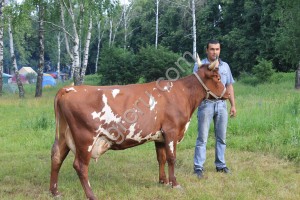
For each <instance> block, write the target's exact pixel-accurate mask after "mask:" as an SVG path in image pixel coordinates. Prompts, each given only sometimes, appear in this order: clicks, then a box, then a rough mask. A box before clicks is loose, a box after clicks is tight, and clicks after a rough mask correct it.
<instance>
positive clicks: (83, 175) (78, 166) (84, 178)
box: [73, 152, 97, 200]
mask: <svg viewBox="0 0 300 200" xmlns="http://www.w3.org/2000/svg"><path fill="white" fill-rule="evenodd" d="M90 158H91V155H90V154H88V153H83V152H80V153H79V152H76V156H75V160H74V163H73V167H74V169H75V170H76V172H77V174H78V176H79V179H80V182H81V185H82V187H83V189H84V192H85V195H86V197H87V199H90V200H95V199H97V198H96V197H95V195H94V193H93V191H92V188H91V185H90V182H89V178H88V166H89V162H90Z"/></svg>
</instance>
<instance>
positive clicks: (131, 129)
mask: <svg viewBox="0 0 300 200" xmlns="http://www.w3.org/2000/svg"><path fill="white" fill-rule="evenodd" d="M135 125H136V123H134V124H131V125H130V127H129V129H128V130H129V133H128V135H127V136H126V139H131V140H135V141H137V142H141V141H142V140H143V139H144V138H142V137H141V133H142V131H140V132H138V133H137V134H135V131H136V129H135Z"/></svg>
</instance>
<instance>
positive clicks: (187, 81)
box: [178, 74, 206, 112]
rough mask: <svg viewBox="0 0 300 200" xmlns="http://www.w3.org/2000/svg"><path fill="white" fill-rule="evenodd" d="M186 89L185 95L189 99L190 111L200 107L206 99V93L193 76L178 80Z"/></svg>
mask: <svg viewBox="0 0 300 200" xmlns="http://www.w3.org/2000/svg"><path fill="white" fill-rule="evenodd" d="M178 81H179V82H181V83H182V85H183V86H184V87H185V88H186V89H185V91H186V95H187V97H186V98H188V99H189V102H190V106H191V111H192V112H194V111H195V109H196V108H197V107H198V106H199V105H200V103H201V102H202V101H203V100H204V99H205V97H206V91H205V89H204V88H203V86H202V85H201V83H200V82H199V80H198V79H197V78H196V76H195V75H194V74H192V75H190V76H187V77H185V78H182V79H180V80H178Z"/></svg>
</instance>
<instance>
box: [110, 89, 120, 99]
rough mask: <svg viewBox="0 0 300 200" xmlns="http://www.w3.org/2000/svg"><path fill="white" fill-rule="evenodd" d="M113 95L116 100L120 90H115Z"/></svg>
mask: <svg viewBox="0 0 300 200" xmlns="http://www.w3.org/2000/svg"><path fill="white" fill-rule="evenodd" d="M111 93H112V95H113V97H114V98H116V96H117V94H119V93H120V90H119V89H114V90H113V91H112V92H111Z"/></svg>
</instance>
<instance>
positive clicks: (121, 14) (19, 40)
mask: <svg viewBox="0 0 300 200" xmlns="http://www.w3.org/2000/svg"><path fill="white" fill-rule="evenodd" d="M3 8H4V9H3V20H2V22H3V23H1V28H2V30H3V51H4V52H3V58H4V59H3V64H2V69H1V70H2V71H3V72H5V73H12V59H11V56H10V52H9V51H10V48H9V46H10V45H9V37H8V34H6V33H7V27H8V21H9V20H8V19H10V20H11V23H12V33H13V37H14V46H15V50H14V52H15V57H16V61H17V66H18V68H19V69H20V68H21V67H22V66H30V67H32V68H33V69H35V70H37V69H38V67H39V55H40V46H39V31H41V30H40V24H39V23H40V22H41V20H40V19H41V14H42V15H43V16H42V19H43V22H44V24H43V30H42V32H43V33H44V44H45V46H44V59H45V60H44V66H43V69H44V71H47V70H48V71H49V70H50V71H57V70H58V68H59V69H60V71H62V72H68V70H69V71H70V70H71V69H72V66H73V64H74V63H76V62H78V63H77V64H78V66H79V68H80V72H78V73H83V74H82V75H83V76H84V75H85V74H94V73H98V74H99V75H100V78H101V79H99V80H101V82H100V84H102V85H107V84H129V83H137V82H149V81H153V80H156V79H157V78H159V77H162V76H165V72H166V69H169V68H170V67H174V62H176V61H177V60H178V58H180V57H181V56H182V54H183V53H185V52H191V53H193V54H194V53H195V51H196V52H198V53H199V55H200V57H201V58H204V57H205V45H206V43H207V41H208V40H209V39H218V40H219V41H220V42H221V45H222V52H221V58H224V60H225V61H226V62H228V63H229V64H230V67H231V70H232V73H233V75H234V77H235V78H236V79H239V78H241V77H252V76H253V75H255V73H256V74H257V72H256V71H257V68H258V69H260V68H259V67H256V66H262V67H263V68H267V69H268V70H270V69H271V71H272V70H273V71H278V72H291V71H295V70H296V69H297V66H298V63H299V61H300V45H299V44H300V26H299V24H300V12H299V10H300V0H296V1H291V0H288V1H286V0H255V1H253V0H238V1H237V0H210V1H205V0H172V1H169V0H164V1H162V0H131V1H129V2H128V1H124V0H120V1H113V0H102V1H96V0H61V1H59V0H24V1H21V3H20V2H19V3H16V1H8V2H6V4H5V6H4V7H3ZM41 8H42V10H41ZM41 11H44V12H41ZM193 14H194V18H193ZM1 15H2V13H1ZM194 19H195V21H193V20H194ZM74 27H75V28H74ZM75 44H76V45H77V47H75ZM193 45H195V48H194V47H193ZM75 48H78V55H77V56H78V59H76V55H75V53H76V52H75V51H76V49H75ZM77 60H78V61H77ZM84 65H85V66H84ZM184 67H186V68H188V69H189V70H187V73H190V72H191V70H192V67H191V66H184ZM69 73H71V72H69ZM73 73H74V71H72V73H71V74H70V76H71V77H72V76H73ZM183 75H184V74H183ZM258 78H259V77H258ZM259 79H260V78H259ZM262 79H263V78H262ZM263 81H264V80H263ZM252 82H257V77H256V79H255V80H254V81H253V80H252Z"/></svg>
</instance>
